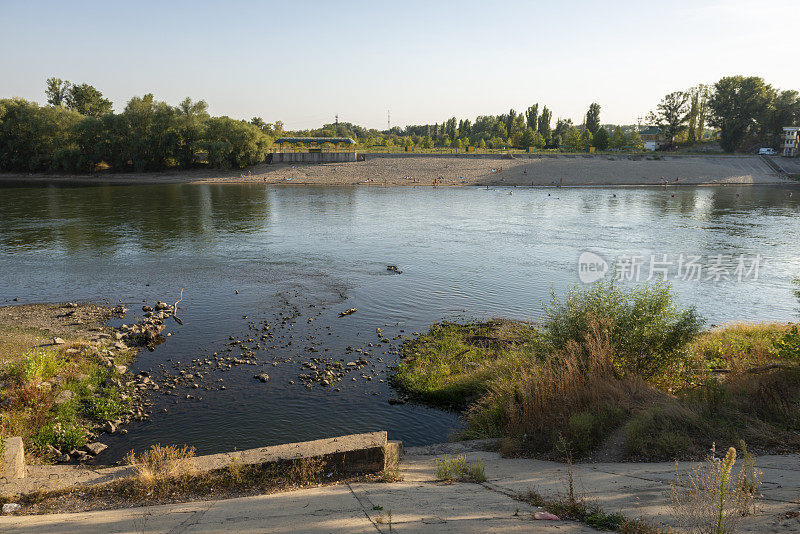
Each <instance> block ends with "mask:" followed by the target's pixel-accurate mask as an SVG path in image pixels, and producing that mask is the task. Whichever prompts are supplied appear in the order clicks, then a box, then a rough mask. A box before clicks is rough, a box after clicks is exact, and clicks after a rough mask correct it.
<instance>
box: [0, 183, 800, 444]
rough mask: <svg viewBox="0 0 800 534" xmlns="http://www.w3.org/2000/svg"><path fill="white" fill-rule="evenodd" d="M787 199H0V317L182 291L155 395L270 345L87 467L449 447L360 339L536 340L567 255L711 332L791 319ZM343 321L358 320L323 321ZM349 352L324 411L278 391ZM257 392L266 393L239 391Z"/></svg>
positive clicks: (253, 190) (37, 195)
mask: <svg viewBox="0 0 800 534" xmlns="http://www.w3.org/2000/svg"><path fill="white" fill-rule="evenodd" d="M794 189H795V188H790V187H700V188H690V187H679V188H670V189H667V190H664V189H660V188H658V189H657V188H636V189H634V188H630V189H625V188H616V189H607V188H606V189H604V188H585V189H554V188H530V189H528V188H514V189H507V188H497V189H491V190H486V189H481V188H466V187H465V188H442V189H432V188H430V187H427V188H367V187H361V188H356V187H346V188H336V187H300V186H297V187H281V188H278V189H276V188H274V187H269V186H266V185H255V184H210V185H152V186H151V185H142V186H86V187H54V186H47V187H4V188H1V189H0V302H11V299H13V298H18V299H19V300H18V301H19V302H20V303H27V302H43V301H76V300H80V301H95V302H109V303H117V302H120V301H121V302H124V303H126V304H128V305H129V308H130V309H131V311H130V312H129V317H127V318H126V320H127V321H128V322H131V320H132V318H134V317H135V316H136V315H137V314H139V315H140V314H141V311H140V310H141V305H142V303H143V302H145V301H146V302H147V303H149V304H152V303H153V302H154V301H155V300H157V299H161V300H165V301H168V302H174V301H176V300H177V299H178V295H179V293H180V291H181V289H183V291H184V293H183V301H182V302H181V305H180V306H181V311H180V315H181V318H182V319H183V323H184V324H183V326H180V325H178V324H176V323H172V322H170V323H169V325H170V326H169V327H168V332H171V333H172V334H173V335H172V336H171V337H169V338H168V341H167V342H166V343H163V344H161V345H159V346H158V347H156V349H155V350H154V351H152V352H148V351H142V352H141V354H140V357H139V359H138V361H137V363H136V365H135V366H134V371H138V370H150V371H151V372H152V373H153V374H154V376H160V373H163V372H165V371H166V372H169V373H172V374H175V373H177V372H178V371H179V370H180V369H184V370H187V369H188V370H190V371H191V369H195V370H196V369H198V368H197V367H195V366H193V364H192V360H193V359H198V358H208V357H211V356H212V355H213V353H214V352H218V353H219V354H225V355H228V354H233V355H237V353H230V352H226V351H227V349H228V347H229V345H226V344H227V343H228V342H229V338H230V336H233V337H235V338H236V339H247V338H248V337H253V336H254V334H255V335H256V336H257V335H258V334H259V333H260V330H259V332H254V330H253V327H254V326H255V327H258V328H259V329H260V328H262V325H264V324H268V325H270V327H271V331H272V332H274V336H275V337H274V339H273V340H271V342H270V343H271V344H270V345H269V346H262V347H261V348H259V349H258V350H256V354H257V357H258V358H259V360H260V361H262V362H263V364H261V365H259V366H247V365H245V366H237V367H233V368H232V369H231V370H229V371H224V372H223V371H211V372H210V373H209V375H207V376H204V377H203V378H202V380H201V386H203V387H201V388H200V389H199V390H194V391H191V390H185V389H181V388H179V389H178V390H176V391H177V392H178V395H177V396H170V395H164V394H163V391H159V392H154V393H152V395H151V400H152V401H153V403H154V406H153V414H152V417H151V418H150V419H148V420H147V421H144V422H141V423H135V424H132V425H129V426H128V428H129V430H130V432H129V434H128V435H127V436H125V437H122V436H115V437H113V438H111V439H110V440H109V441H108V442H109V444H110V445H111V449H110V450H109V452H108V453H106V454H104V459H115V458H119V457H120V456H121V455H122V454H124V452H126V451H127V450H129V449H141V448H144V447H147V446H149V445H150V444H152V443H156V442H158V443H163V444H169V443H188V444H190V445H193V446H195V447H196V448H197V451H198V453H209V452H221V451H230V450H233V449H234V448H239V449H243V448H250V447H258V446H263V445H270V444H277V443H286V442H292V441H300V440H308V439H317V438H321V437H326V436H332V435H337V434H344V433H355V432H365V431H373V430H381V429H386V430H388V431H389V435H390V438H393V439H402V440H403V441H404V442H405V443H406V444H407V445H420V444H426V443H432V442H439V441H443V440H446V439H447V438H448V436H449V435H451V434H452V433H453V432H455V431H457V430H458V429H459V428H460V427H461V421H460V418H459V416H458V415H457V414H454V413H450V412H447V411H442V410H434V409H430V408H426V407H422V406H417V405H412V404H405V405H390V404H389V403H388V402H387V401H388V399H389V398H391V397H393V396H394V395H393V392H392V390H391V388H390V386H389V385H388V376H389V374H390V369H388V366H390V365H391V364H393V363H394V361H395V360H394V358H395V356H394V355H393V354H391V353H387V350H389V349H390V346H389V345H385V344H384V345H381V346H379V345H378V338H377V334H376V328H383V329H384V335H385V336H386V337H388V338H393V337H395V336H411V335H412V334H413V333H414V332H421V331H423V330H425V329H427V327H428V325H430V324H431V323H432V322H436V321H440V320H443V319H472V318H489V317H497V316H502V317H511V318H516V319H524V320H532V321H535V320H538V319H540V318H541V317H542V314H543V303H545V302H547V301H548V300H549V299H550V296H551V293H555V294H556V295H560V294H562V293H563V292H564V291H565V289H566V288H568V287H569V286H570V285H574V284H579V283H580V280H579V267H578V259H579V257H580V256H581V254H582V253H584V252H592V253H594V254H597V255H598V256H599V257H600V258H603V259H604V260H606V261H607V262H609V263H612V262H616V263H615V265H616V270H613V271H609V273H608V274H607V275H606V276H618V277H620V278H623V279H624V280H625V281H626V283H627V282H631V281H637V280H638V281H642V282H643V281H646V280H647V278H649V277H650V276H651V274H653V275H655V276H657V275H659V274H663V275H665V276H667V278H669V279H670V281H671V282H672V283H673V285H674V287H675V289H676V291H677V293H678V295H679V298H680V300H681V302H682V303H683V304H686V305H693V306H696V307H697V309H698V310H699V311H700V312H701V314H702V315H703V316H705V317H706V318H707V320H708V322H709V323H712V324H714V323H715V324H720V323H723V322H727V321H735V320H778V321H789V320H794V319H795V318H796V315H797V302H796V300H795V299H794V297H793V295H792V279H793V277H795V276H798V275H800V222H798V209H799V208H800V191H795V193H794V194H791V193H792V191H793V190H794ZM510 193H513V194H510ZM390 264H391V265H397V266H398V268H399V269H400V270H402V271H403V272H402V274H395V273H392V272H389V271H387V269H386V267H387V265H390ZM636 265H638V267H636V268H634V266H636ZM689 265H700V266H701V268H702V269H704V270H702V271H701V273H700V274H699V275H698V273H697V271H691V270H689V269H688V268H687V267H688V266H689ZM715 266H716V267H715ZM721 266H724V268H723V267H721ZM695 275H698V276H695ZM698 278H699V279H698ZM237 292H238V293H237ZM348 308H357V309H358V311H357V312H356V313H354V314H353V315H349V316H347V317H342V318H340V317H338V313H339V312H340V311H342V310H345V309H348ZM287 316H288V317H292V319H291V320H287V321H283V320H282V319H283V317H287ZM309 319H312V320H311V321H309ZM398 342H399V340H397V341H395V342H394V343H398ZM370 343H373V344H374V345H375V346H373V347H370V346H369V344H370ZM251 345H252V343H251ZM348 346H350V347H353V348H361V349H363V350H366V351H368V352H370V353H371V356H369V360H370V362H371V365H370V366H369V367H368V368H366V369H364V370H362V371H360V372H354V373H352V374H350V375H348V377H347V378H346V379H345V380H343V381H342V382H341V383H340V384H339V385H338V387H339V388H340V390H341V391H338V392H337V391H335V390H334V389H332V388H325V387H321V386H316V387H313V388H312V389H307V388H305V387H304V386H303V385H302V384H301V383H300V382H298V381H297V376H298V375H299V374H301V373H302V372H303V369H302V363H303V362H305V361H308V359H309V358H311V357H323V356H324V357H331V358H335V359H339V358H342V359H344V360H345V361H352V360H355V359H356V358H357V357H358V354H357V353H355V352H354V353H348V352H347V351H346V347H348ZM314 351H316V352H314ZM378 358H380V359H381V360H382V361H378ZM177 362H181V363H177ZM273 362H276V363H277V365H273ZM209 370H210V369H209V368H208V367H206V368H205V369H204V371H209ZM264 371H266V372H268V373H269V375H270V380H269V382H268V383H266V384H262V383H261V382H259V381H258V380H255V379H254V378H253V375H254V374H255V373H257V372H264ZM362 373H365V374H368V375H369V376H371V377H372V380H368V379H365V378H362V376H361V375H362ZM352 378H356V380H352ZM291 381H294V382H295V383H294V384H292V383H291ZM222 385H224V386H225V389H222V388H221V387H220V386H222ZM206 386H210V387H208V389H205V387H206ZM186 395H191V396H192V397H193V398H190V399H187V398H186Z"/></svg>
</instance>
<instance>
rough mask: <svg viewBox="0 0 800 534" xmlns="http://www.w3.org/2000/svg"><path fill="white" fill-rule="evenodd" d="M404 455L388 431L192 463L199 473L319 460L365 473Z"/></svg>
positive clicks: (346, 470) (332, 467)
mask: <svg viewBox="0 0 800 534" xmlns="http://www.w3.org/2000/svg"><path fill="white" fill-rule="evenodd" d="M401 453H402V443H400V442H399V441H392V442H389V441H388V440H387V439H386V432H385V431H381V432H369V433H366V434H351V435H347V436H338V437H335V438H326V439H318V440H314V441H304V442H300V443H287V444H285V445H274V446H271V447H261V448H258V449H249V450H245V451H236V452H229V453H222V454H211V455H208V456H198V457H197V458H193V459H192V460H191V461H192V462H193V465H194V468H195V469H197V470H199V471H212V470H215V469H223V468H226V467H228V466H229V465H230V464H231V462H232V461H234V460H235V461H236V462H238V463H240V464H243V465H254V464H269V463H284V462H291V461H293V460H298V459H301V458H309V459H311V458H314V459H317V458H319V459H322V460H324V461H325V469H326V471H328V470H330V471H337V472H339V473H342V474H365V473H378V472H380V471H383V470H384V469H385V468H386V467H387V465H388V466H396V465H397V462H398V461H399V458H400V454H401Z"/></svg>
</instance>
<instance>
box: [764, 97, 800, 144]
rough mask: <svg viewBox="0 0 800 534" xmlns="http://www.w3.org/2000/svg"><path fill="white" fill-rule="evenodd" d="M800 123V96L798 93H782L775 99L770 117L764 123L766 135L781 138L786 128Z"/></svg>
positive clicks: (770, 110)
mask: <svg viewBox="0 0 800 534" xmlns="http://www.w3.org/2000/svg"><path fill="white" fill-rule="evenodd" d="M798 122H800V96H799V95H798V93H797V91H794V90H788V91H781V92H780V93H778V94H777V96H776V97H775V98H774V99H773V101H772V104H771V106H770V109H769V116H768V118H767V120H766V121H765V123H764V132H763V133H764V134H765V135H767V136H772V137H773V138H775V137H780V136H781V135H782V134H783V127H784V126H793V125H796V124H797V123H798Z"/></svg>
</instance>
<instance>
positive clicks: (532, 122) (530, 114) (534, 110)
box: [525, 103, 539, 132]
mask: <svg viewBox="0 0 800 534" xmlns="http://www.w3.org/2000/svg"><path fill="white" fill-rule="evenodd" d="M525 122H526V123H527V125H528V128H530V129H531V130H533V131H534V132H535V131H537V130H538V128H539V104H538V103H537V104H534V105H532V106H531V107H529V108H528V110H527V111H526V112H525Z"/></svg>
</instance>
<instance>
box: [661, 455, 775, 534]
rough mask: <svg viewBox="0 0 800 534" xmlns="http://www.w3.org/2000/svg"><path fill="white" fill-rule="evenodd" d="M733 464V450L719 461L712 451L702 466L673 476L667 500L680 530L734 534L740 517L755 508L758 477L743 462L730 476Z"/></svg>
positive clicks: (757, 474) (751, 468) (734, 460)
mask: <svg viewBox="0 0 800 534" xmlns="http://www.w3.org/2000/svg"><path fill="white" fill-rule="evenodd" d="M735 463H736V449H735V448H733V447H730V448H729V449H728V451H727V453H726V454H725V457H724V458H722V459H719V458H717V457H716V456H715V450H714V448H713V447H712V449H711V454H710V455H709V458H708V459H707V460H706V461H705V462H704V463H702V464H699V465H697V466H695V467H693V468H691V469H690V470H689V471H686V472H682V473H680V472H679V473H677V474H676V478H675V480H674V481H673V482H672V483H671V484H670V490H669V496H670V501H671V507H672V510H673V515H674V517H675V519H676V521H678V523H679V524H680V525H681V526H682V527H683V528H685V529H686V530H687V531H689V532H695V533H698V534H700V533H708V532H712V533H714V534H729V533H732V532H735V531H736V528H737V525H738V523H739V520H740V519H741V518H742V517H743V515H747V514H749V513H751V511H752V510H753V509H754V507H755V506H756V504H757V499H758V495H757V491H758V485H759V484H760V474H759V473H756V472H755V470H754V468H753V466H752V464H751V463H750V464H748V463H747V462H744V465H742V467H741V468H740V469H739V472H738V473H734V472H733V467H734V464H735ZM748 471H749V472H748Z"/></svg>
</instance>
